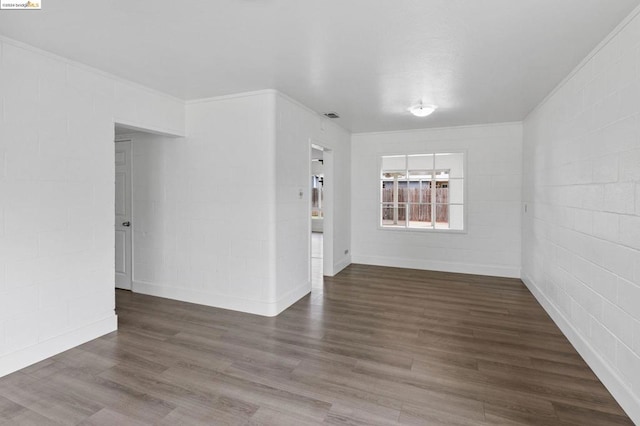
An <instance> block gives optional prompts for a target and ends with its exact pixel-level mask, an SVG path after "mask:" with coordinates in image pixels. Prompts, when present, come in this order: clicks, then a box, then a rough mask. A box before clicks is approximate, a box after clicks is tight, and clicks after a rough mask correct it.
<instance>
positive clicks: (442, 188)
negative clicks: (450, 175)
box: [436, 182, 449, 204]
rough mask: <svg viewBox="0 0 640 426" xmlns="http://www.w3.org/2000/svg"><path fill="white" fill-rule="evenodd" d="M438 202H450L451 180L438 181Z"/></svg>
mask: <svg viewBox="0 0 640 426" xmlns="http://www.w3.org/2000/svg"><path fill="white" fill-rule="evenodd" d="M436 203H437V204H449V182H436Z"/></svg>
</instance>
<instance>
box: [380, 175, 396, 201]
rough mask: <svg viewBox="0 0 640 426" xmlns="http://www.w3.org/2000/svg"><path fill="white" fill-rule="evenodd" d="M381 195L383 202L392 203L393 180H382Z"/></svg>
mask: <svg viewBox="0 0 640 426" xmlns="http://www.w3.org/2000/svg"><path fill="white" fill-rule="evenodd" d="M380 190H381V191H382V192H381V197H380V200H381V201H382V202H383V203H393V181H389V180H383V181H382V183H381V189H380Z"/></svg>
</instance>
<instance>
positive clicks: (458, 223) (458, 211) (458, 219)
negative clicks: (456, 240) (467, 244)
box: [449, 204, 464, 230]
mask: <svg viewBox="0 0 640 426" xmlns="http://www.w3.org/2000/svg"><path fill="white" fill-rule="evenodd" d="M449 229H458V230H462V229H464V206H463V205H460V204H458V205H457V204H451V205H450V206H449Z"/></svg>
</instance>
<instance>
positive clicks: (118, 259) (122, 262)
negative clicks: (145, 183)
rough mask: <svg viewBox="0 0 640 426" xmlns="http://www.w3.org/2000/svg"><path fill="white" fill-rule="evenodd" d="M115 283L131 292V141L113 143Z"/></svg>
mask: <svg viewBox="0 0 640 426" xmlns="http://www.w3.org/2000/svg"><path fill="white" fill-rule="evenodd" d="M115 168H116V180H115V283H116V287H117V288H122V289H126V290H131V278H132V273H131V272H132V271H131V264H132V262H131V233H132V228H131V141H130V140H126V141H116V143H115Z"/></svg>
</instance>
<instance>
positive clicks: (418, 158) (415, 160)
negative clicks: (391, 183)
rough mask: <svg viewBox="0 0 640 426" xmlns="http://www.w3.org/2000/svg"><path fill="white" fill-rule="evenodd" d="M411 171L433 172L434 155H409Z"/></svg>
mask: <svg viewBox="0 0 640 426" xmlns="http://www.w3.org/2000/svg"><path fill="white" fill-rule="evenodd" d="M408 162H409V163H408V169H409V170H433V154H426V155H409V156H408Z"/></svg>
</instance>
